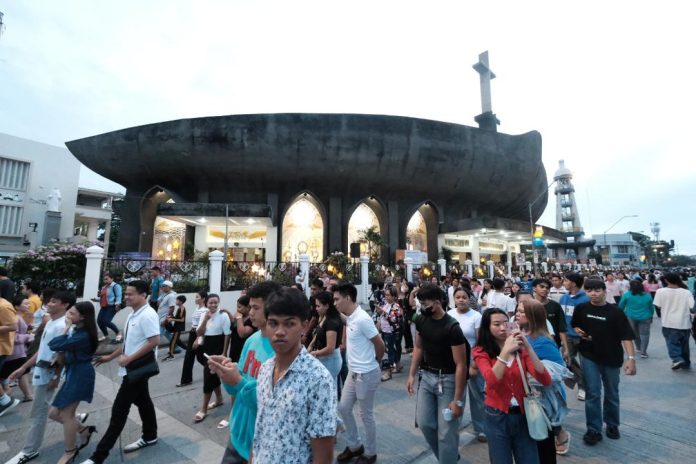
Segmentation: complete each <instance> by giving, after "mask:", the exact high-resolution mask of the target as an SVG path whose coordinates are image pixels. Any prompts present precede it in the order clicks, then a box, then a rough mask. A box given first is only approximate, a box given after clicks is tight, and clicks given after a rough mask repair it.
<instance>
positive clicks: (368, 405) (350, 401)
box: [338, 368, 380, 456]
mask: <svg viewBox="0 0 696 464" xmlns="http://www.w3.org/2000/svg"><path fill="white" fill-rule="evenodd" d="M379 383H380V370H379V368H376V369H373V370H372V371H370V372H366V373H364V374H356V373H354V372H352V371H348V377H347V379H346V383H345V384H344V385H343V394H342V396H341V402H340V403H339V404H338V412H339V413H340V414H341V417H342V418H343V423H344V424H345V426H346V442H347V443H348V446H350V447H351V448H353V449H355V448H358V447H360V444H361V443H362V440H361V438H360V435H359V434H358V424H357V423H356V422H355V416H354V415H353V406H354V405H355V403H356V401H357V403H358V406H359V408H360V418H361V419H362V422H363V425H364V426H365V454H366V455H368V456H373V455H375V454H377V427H376V424H375V395H376V394H377V387H378V386H379Z"/></svg>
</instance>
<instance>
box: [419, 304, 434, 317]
mask: <svg viewBox="0 0 696 464" xmlns="http://www.w3.org/2000/svg"><path fill="white" fill-rule="evenodd" d="M421 314H422V315H423V316H425V317H432V316H433V307H432V306H428V307H427V308H421Z"/></svg>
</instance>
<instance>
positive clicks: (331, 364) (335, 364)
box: [317, 348, 343, 427]
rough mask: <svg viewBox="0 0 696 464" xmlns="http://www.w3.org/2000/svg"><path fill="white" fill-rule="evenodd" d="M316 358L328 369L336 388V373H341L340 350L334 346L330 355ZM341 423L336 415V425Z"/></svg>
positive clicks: (341, 360)
mask: <svg viewBox="0 0 696 464" xmlns="http://www.w3.org/2000/svg"><path fill="white" fill-rule="evenodd" d="M317 360H318V361H319V362H320V363H322V365H323V366H324V367H325V368H326V370H327V371H329V374H331V378H332V379H333V381H334V386H335V387H336V388H338V375H339V374H340V373H341V366H342V364H343V359H341V352H340V350H339V349H338V348H336V349H335V350H333V353H331V354H330V355H327V356H321V357H317ZM342 423H343V421H342V420H341V418H340V417H336V427H339V426H340V425H341V424H342Z"/></svg>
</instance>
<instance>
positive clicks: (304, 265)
mask: <svg viewBox="0 0 696 464" xmlns="http://www.w3.org/2000/svg"><path fill="white" fill-rule="evenodd" d="M300 271H301V272H302V275H303V276H304V281H305V282H304V284H302V286H303V287H304V292H305V295H307V298H309V294H310V289H309V285H307V282H308V281H309V255H300Z"/></svg>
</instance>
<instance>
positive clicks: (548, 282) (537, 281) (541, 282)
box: [532, 277, 551, 287]
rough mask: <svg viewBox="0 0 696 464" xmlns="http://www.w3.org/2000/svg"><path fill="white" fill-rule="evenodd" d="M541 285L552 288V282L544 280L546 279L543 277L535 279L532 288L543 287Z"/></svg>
mask: <svg viewBox="0 0 696 464" xmlns="http://www.w3.org/2000/svg"><path fill="white" fill-rule="evenodd" d="M541 284H546V285H548V286H549V287H551V281H550V280H549V279H546V278H544V277H541V278H539V279H534V280H533V281H532V287H536V286H537V285H541Z"/></svg>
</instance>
